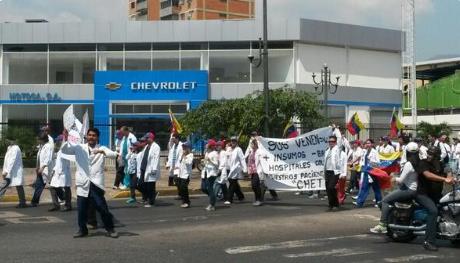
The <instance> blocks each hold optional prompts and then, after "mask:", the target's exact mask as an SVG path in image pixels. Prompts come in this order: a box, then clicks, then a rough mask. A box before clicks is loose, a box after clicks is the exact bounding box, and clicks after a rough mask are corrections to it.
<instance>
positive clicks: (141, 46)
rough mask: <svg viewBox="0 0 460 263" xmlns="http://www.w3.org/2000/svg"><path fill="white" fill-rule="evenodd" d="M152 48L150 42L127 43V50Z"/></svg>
mask: <svg viewBox="0 0 460 263" xmlns="http://www.w3.org/2000/svg"><path fill="white" fill-rule="evenodd" d="M151 48H152V45H151V44H150V43H127V44H125V50H136V51H149V50H150V49H151Z"/></svg>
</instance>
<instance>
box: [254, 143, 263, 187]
mask: <svg viewBox="0 0 460 263" xmlns="http://www.w3.org/2000/svg"><path fill="white" fill-rule="evenodd" d="M254 157H255V161H256V170H257V175H258V176H259V180H260V181H264V180H265V173H264V170H263V168H262V161H261V160H262V157H263V156H262V150H261V149H257V151H256V153H255V155H254Z"/></svg>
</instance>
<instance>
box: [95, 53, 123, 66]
mask: <svg viewBox="0 0 460 263" xmlns="http://www.w3.org/2000/svg"><path fill="white" fill-rule="evenodd" d="M98 69H99V70H123V52H122V51H117V52H115V51H113V52H98Z"/></svg>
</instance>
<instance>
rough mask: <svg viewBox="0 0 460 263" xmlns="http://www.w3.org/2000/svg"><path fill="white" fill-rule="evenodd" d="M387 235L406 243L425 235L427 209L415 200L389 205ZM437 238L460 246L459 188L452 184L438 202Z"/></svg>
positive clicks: (396, 240)
mask: <svg viewBox="0 0 460 263" xmlns="http://www.w3.org/2000/svg"><path fill="white" fill-rule="evenodd" d="M390 209H391V211H390V214H389V217H388V226H387V235H388V237H389V238H390V239H391V240H393V241H395V242H403V243H407V242H410V241H412V240H414V239H415V238H416V237H417V236H425V231H426V218H427V216H428V212H427V210H426V209H425V208H424V207H422V206H420V205H419V204H417V203H416V202H415V201H409V202H396V203H395V204H394V205H393V206H390ZM436 222H437V238H438V239H444V240H450V241H451V242H452V244H453V245H455V246H460V189H459V188H457V187H456V185H454V186H453V187H452V191H451V192H449V193H447V194H446V195H444V196H443V197H442V198H441V200H440V202H439V204H438V218H437V220H436Z"/></svg>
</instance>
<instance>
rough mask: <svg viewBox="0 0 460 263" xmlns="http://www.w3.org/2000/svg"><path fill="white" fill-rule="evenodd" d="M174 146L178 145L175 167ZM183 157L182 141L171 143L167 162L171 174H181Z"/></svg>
mask: <svg viewBox="0 0 460 263" xmlns="http://www.w3.org/2000/svg"><path fill="white" fill-rule="evenodd" d="M174 147H176V163H175V164H174V167H173V159H174ZM181 158H182V142H179V143H177V144H171V145H170V147H169V153H168V162H167V163H166V166H168V167H169V176H173V175H178V174H179V167H180V160H181Z"/></svg>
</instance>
